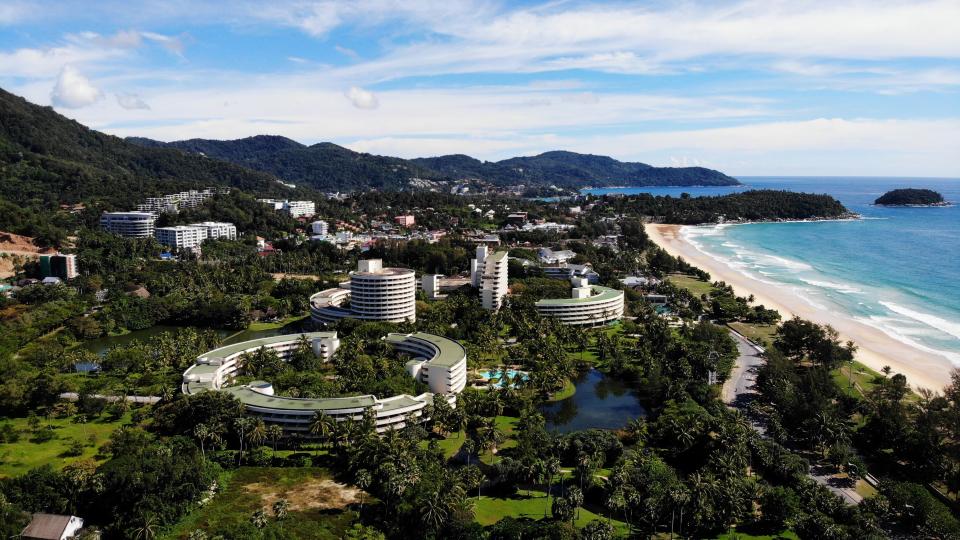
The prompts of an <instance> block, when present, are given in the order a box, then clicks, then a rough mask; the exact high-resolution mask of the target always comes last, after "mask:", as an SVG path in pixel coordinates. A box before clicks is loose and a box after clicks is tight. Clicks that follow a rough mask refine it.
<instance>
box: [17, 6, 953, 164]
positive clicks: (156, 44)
mask: <svg viewBox="0 0 960 540" xmlns="http://www.w3.org/2000/svg"><path fill="white" fill-rule="evenodd" d="M958 29H960V0H917V1H913V2H897V1H887V0H857V1H848V0H830V1H805V0H791V1H781V0H747V1H737V0H732V1H722V0H714V1H704V2H701V1H695V0H690V1H683V0H679V1H667V0H663V1H649V2H603V1H601V2H576V1H563V0H557V1H552V2H504V1H487V0H440V1H435V0H353V1H350V2H335V1H309V0H297V1H288V0H272V1H270V2H262V1H234V2H226V1H205V0H197V1H186V0H168V1H151V2H141V1H138V0H122V1H120V0H116V1H115V0H103V1H92V0H86V1H82V0H80V1H70V0H62V1H53V0H51V1H45V0H37V1H26V0H0V87H2V88H4V89H5V90H8V91H10V92H13V93H15V94H18V95H21V96H23V97H25V98H27V99H28V100H30V101H32V102H34V103H37V104H41V105H52V106H53V107H54V108H55V109H56V110H57V112H59V113H61V114H63V115H65V116H67V117H69V118H72V119H75V120H77V121H79V122H81V123H83V124H85V125H88V126H90V127H92V128H94V129H98V130H101V131H104V132H107V133H111V134H114V135H118V136H143V137H150V138H154V139H159V140H164V141H171V140H180V139H190V138H212V139H235V138H241V137H247V136H252V135H258V134H271V135H283V136H286V137H289V138H291V139H294V140H297V141H300V142H302V143H304V144H314V143H317V142H323V141H330V142H334V143H337V144H341V145H343V146H346V147H348V148H351V149H354V150H357V151H362V152H370V153H374V154H383V155H396V156H401V157H420V156H435V155H442V154H452V153H462V154H469V155H472V156H474V157H477V158H480V159H485V160H496V159H503V158H506V157H511V156H515V155H533V154H537V153H540V152H544V151H548V150H570V151H575V152H583V153H593V154H603V155H609V156H613V157H615V158H617V159H621V160H627V161H642V162H645V163H650V164H652V165H658V166H691V165H700V166H705V167H711V168H716V169H719V170H721V171H723V172H726V173H728V174H732V175H741V176H742V175H831V176H843V175H873V176H905V177H923V176H940V177H960V30H958Z"/></svg>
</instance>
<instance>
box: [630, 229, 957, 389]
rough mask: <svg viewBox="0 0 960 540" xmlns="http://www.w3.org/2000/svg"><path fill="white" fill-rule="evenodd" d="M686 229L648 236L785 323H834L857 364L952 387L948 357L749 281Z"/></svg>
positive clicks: (916, 383) (920, 384) (916, 382)
mask: <svg viewBox="0 0 960 540" xmlns="http://www.w3.org/2000/svg"><path fill="white" fill-rule="evenodd" d="M681 227H683V225H664V224H647V225H646V227H645V229H646V232H647V236H648V237H649V238H650V240H652V241H653V242H654V243H656V244H657V245H658V246H660V247H661V248H663V249H664V250H665V251H666V252H667V253H669V254H670V255H673V256H674V257H682V258H683V259H684V260H685V261H687V262H688V263H690V264H692V265H694V266H696V267H698V268H700V269H702V270H704V271H706V272H709V273H710V278H711V280H712V281H724V282H726V283H727V284H728V285H730V286H732V287H733V290H734V292H735V293H736V294H737V296H744V297H746V296H750V295H751V294H753V296H754V299H755V301H754V304H763V305H764V306H766V307H768V308H772V309H776V310H777V311H779V312H780V315H782V316H783V320H787V319H790V318H792V317H794V316H799V317H801V318H804V319H807V320H810V321H813V322H815V323H818V324H829V325H830V326H832V327H833V328H835V329H836V330H837V332H838V333H839V334H840V338H841V339H842V340H843V341H847V340H850V341H853V342H854V343H856V345H857V348H858V349H857V353H856V360H857V361H859V362H860V363H862V364H865V365H866V366H868V367H870V368H871V369H874V370H876V371H880V370H881V369H882V368H883V367H884V366H890V368H891V369H892V370H893V371H892V373H902V374H903V375H905V376H906V377H907V382H908V383H909V384H910V387H911V388H913V389H914V390H917V389H919V388H928V389H931V390H935V391H937V392H940V393H942V392H943V388H944V387H945V386H947V385H948V384H950V372H951V370H953V368H954V366H953V364H952V363H951V362H950V361H949V360H947V359H946V358H943V357H942V356H939V355H936V354H932V353H928V352H926V351H922V350H920V349H917V348H915V347H911V346H910V345H907V344H905V343H902V342H900V341H897V340H896V339H893V338H892V337H890V336H888V335H887V334H885V333H884V332H883V331H881V330H879V329H877V328H874V327H872V326H869V325H867V324H864V323H861V322H859V321H856V320H854V319H853V318H852V317H849V316H846V315H843V314H839V313H837V312H835V311H830V310H828V309H821V308H816V307H814V306H811V305H810V304H808V303H806V302H804V301H803V300H802V299H801V298H800V297H798V296H797V295H795V294H793V293H792V292H790V290H789V289H788V288H787V287H779V286H777V285H770V284H767V283H763V282H761V281H758V280H756V279H753V278H751V277H748V276H745V275H743V274H741V273H740V272H738V271H736V270H734V269H733V268H731V267H729V266H727V265H726V264H723V263H722V262H720V261H718V260H716V259H714V258H713V257H711V256H709V255H707V254H705V253H703V252H702V251H700V250H698V249H697V248H696V247H694V246H693V245H691V244H690V243H688V242H687V241H686V240H684V239H683V237H682V236H681V235H680V228H681Z"/></svg>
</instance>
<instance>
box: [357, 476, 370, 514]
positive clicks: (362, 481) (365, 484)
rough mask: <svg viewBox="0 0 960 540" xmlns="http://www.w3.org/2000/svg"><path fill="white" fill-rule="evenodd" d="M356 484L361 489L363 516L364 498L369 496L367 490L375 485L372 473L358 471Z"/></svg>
mask: <svg viewBox="0 0 960 540" xmlns="http://www.w3.org/2000/svg"><path fill="white" fill-rule="evenodd" d="M354 483H355V484H356V485H357V487H358V488H360V513H361V514H363V497H364V495H366V494H367V488H369V487H370V484H371V483H373V478H372V477H371V476H370V471H368V470H366V469H360V470H359V471H357V477H356V479H355V480H354Z"/></svg>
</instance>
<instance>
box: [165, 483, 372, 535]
mask: <svg viewBox="0 0 960 540" xmlns="http://www.w3.org/2000/svg"><path fill="white" fill-rule="evenodd" d="M222 484H223V485H221V486H220V492H219V493H217V495H215V496H214V497H213V499H211V500H210V501H209V502H208V503H207V504H205V505H203V506H201V507H199V508H197V509H195V510H194V511H193V512H191V513H190V514H188V515H187V516H186V517H184V518H183V519H182V520H181V521H180V523H178V524H177V525H176V526H174V527H173V528H172V529H170V530H169V531H167V532H166V534H164V535H162V536H161V537H162V538H167V539H171V540H172V539H180V538H186V537H187V536H188V535H189V534H190V533H191V532H192V531H195V530H204V531H206V532H214V531H231V530H246V529H248V528H249V527H250V516H251V515H253V513H254V512H256V511H257V510H261V509H262V510H264V511H265V512H266V513H267V515H268V522H269V523H268V525H267V527H266V528H265V530H264V531H263V533H267V532H268V531H267V529H279V528H282V529H283V533H284V538H293V539H299V538H302V539H308V538H309V539H314V538H316V539H327V538H330V539H333V538H342V537H343V535H344V533H345V532H346V531H347V529H349V528H350V526H351V524H352V523H353V522H354V521H355V520H356V517H357V514H356V512H355V511H354V510H353V505H357V506H358V505H359V502H360V493H361V492H360V490H358V489H357V488H354V487H352V486H347V485H344V484H340V483H338V482H336V481H335V480H333V478H332V477H331V475H330V473H329V472H328V471H327V470H326V469H322V468H318V467H305V468H274V467H241V468H240V469H237V470H235V471H229V472H227V473H225V474H224V476H223V479H222ZM281 498H284V499H286V500H287V502H288V503H289V510H288V515H287V518H286V519H285V520H283V521H282V522H278V521H277V520H276V519H275V516H274V514H273V510H272V506H273V503H275V502H276V501H278V500H279V499H281ZM365 502H366V503H370V497H369V496H365ZM263 533H261V535H260V537H261V538H263V537H264V534H263ZM226 536H228V537H229V535H226Z"/></svg>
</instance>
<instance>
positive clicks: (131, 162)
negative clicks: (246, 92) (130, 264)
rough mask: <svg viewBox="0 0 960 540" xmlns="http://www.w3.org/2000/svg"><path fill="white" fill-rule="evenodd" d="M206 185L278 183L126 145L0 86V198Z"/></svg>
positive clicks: (43, 199)
mask: <svg viewBox="0 0 960 540" xmlns="http://www.w3.org/2000/svg"><path fill="white" fill-rule="evenodd" d="M213 185H229V186H234V187H238V188H241V189H245V190H250V191H254V192H261V193H262V192H270V191H273V190H277V189H283V188H282V187H281V186H280V185H279V184H278V183H277V182H276V179H275V178H273V177H271V176H270V175H268V174H264V173H261V172H256V171H251V170H248V169H245V168H243V167H238V166H236V165H233V164H230V163H224V162H222V161H218V160H212V159H204V158H203V157H201V156H197V155H191V154H186V153H184V152H180V151H177V150H174V149H168V148H145V147H143V146H140V145H135V144H131V143H129V142H126V141H124V140H123V139H121V138H118V137H113V136H111V135H106V134H104V133H100V132H98V131H95V130H92V129H90V128H87V127H85V126H83V125H81V124H79V123H77V122H75V121H73V120H70V119H68V118H65V117H64V116H61V115H60V114H57V113H56V112H55V111H54V110H53V109H52V108H50V107H41V106H38V105H34V104H32V103H30V102H28V101H27V100H25V99H23V98H21V97H19V96H15V95H13V94H11V93H9V92H6V91H4V90H2V89H0V199H5V200H6V201H9V202H12V203H15V204H16V205H18V206H31V207H37V206H39V207H47V208H50V207H56V205H57V204H60V203H73V202H79V201H90V200H94V199H97V200H101V201H103V202H105V203H107V204H108V205H111V206H117V207H129V206H131V205H132V204H135V203H136V202H138V201H139V200H140V199H142V198H143V197H144V196H148V195H150V194H156V193H169V192H174V191H178V190H180V189H186V188H194V187H204V186H213Z"/></svg>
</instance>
